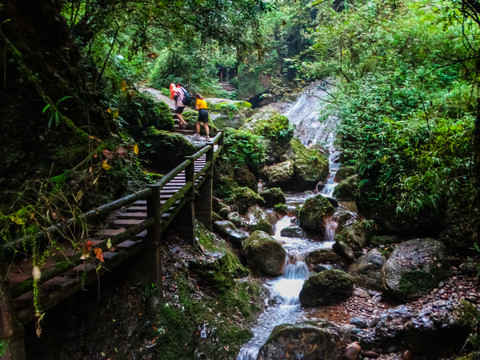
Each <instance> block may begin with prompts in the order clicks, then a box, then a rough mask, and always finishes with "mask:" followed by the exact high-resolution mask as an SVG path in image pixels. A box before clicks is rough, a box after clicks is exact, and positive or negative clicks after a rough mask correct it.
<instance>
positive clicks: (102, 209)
mask: <svg viewBox="0 0 480 360" xmlns="http://www.w3.org/2000/svg"><path fill="white" fill-rule="evenodd" d="M222 139H223V134H222V133H221V132H220V133H218V134H217V136H215V137H214V138H213V139H212V141H211V142H210V143H209V144H208V145H207V146H205V147H204V148H202V149H201V150H199V151H197V152H196V153H195V154H193V155H190V156H187V157H186V160H185V161H183V162H182V163H181V164H180V165H178V166H177V167H175V168H174V169H173V170H171V171H170V172H169V173H168V174H166V175H165V176H163V177H162V178H161V179H160V180H159V181H158V182H156V183H155V184H151V185H149V187H148V188H146V189H144V190H140V191H138V192H136V193H134V194H130V195H127V196H125V197H123V198H121V199H118V200H115V201H112V202H110V203H108V204H105V205H101V206H99V207H97V208H96V209H93V210H90V211H88V212H86V213H84V214H82V215H80V216H78V217H76V218H72V219H69V220H67V221H65V222H64V223H59V224H57V225H52V226H50V227H48V228H47V229H45V230H44V231H42V232H41V233H38V234H36V235H30V236H24V237H22V238H19V239H17V240H15V241H12V242H9V243H7V244H3V245H2V246H1V248H0V253H2V250H4V251H5V252H8V251H12V250H13V249H15V247H18V246H21V245H22V244H23V243H25V242H26V241H31V240H32V239H35V241H37V240H43V239H44V238H46V237H47V235H48V234H53V233H55V232H58V231H60V230H62V229H66V228H68V226H70V225H72V224H74V223H75V222H76V221H78V220H80V219H82V220H85V221H88V220H93V219H95V218H98V217H100V216H105V215H107V214H108V213H110V212H112V211H115V210H118V209H120V208H121V207H123V206H126V205H130V204H133V203H134V202H136V201H138V200H148V199H149V198H150V197H151V196H152V194H154V193H157V194H158V193H159V192H158V191H159V189H161V188H163V187H164V186H165V185H166V184H167V183H168V182H169V181H171V180H172V179H174V178H175V177H176V176H177V175H178V174H179V173H181V172H182V171H183V170H185V171H186V172H187V171H193V164H194V162H195V160H197V159H198V158H200V157H201V156H202V155H204V154H207V162H206V164H205V165H204V167H203V168H202V169H201V170H200V171H199V172H198V175H196V176H194V177H193V182H192V181H188V179H187V178H186V179H185V184H184V185H183V186H182V187H181V188H180V189H179V190H178V191H177V192H176V193H175V194H173V195H172V196H171V197H170V198H168V199H167V200H166V201H165V203H163V204H162V205H161V206H160V207H158V208H157V209H158V210H157V211H159V213H157V214H155V215H153V216H152V217H147V219H145V220H144V221H142V222H140V223H139V224H135V225H132V226H130V227H129V228H128V229H126V230H125V231H124V232H122V233H120V234H117V235H114V236H111V237H110V244H111V246H116V245H118V244H119V243H121V242H122V241H125V240H128V239H129V238H132V237H135V236H136V235H137V234H139V233H140V232H142V231H144V230H148V229H150V228H152V227H153V226H154V225H155V223H156V219H157V220H158V219H160V217H161V215H162V214H164V213H166V212H167V211H168V210H169V209H170V208H171V207H172V206H174V205H175V203H176V202H177V201H179V200H181V199H182V198H184V197H185V196H189V195H191V189H192V187H194V185H195V181H196V180H197V179H198V178H199V177H200V176H202V175H203V174H204V173H205V172H206V171H207V170H208V169H209V168H210V167H211V166H212V164H213V163H214V162H215V160H216V158H217V156H218V155H219V154H220V152H221V150H222V148H223V146H221V145H217V151H213V150H214V145H215V143H216V142H217V141H221V140H222ZM208 154H211V155H208ZM188 169H190V170H188ZM152 188H158V189H157V190H155V191H154V190H153V189H152ZM154 201H158V202H160V198H158V199H155V200H154ZM98 247H100V248H101V249H102V250H103V251H107V249H106V241H105V242H104V243H101V244H99V245H98ZM81 257H82V254H81V253H79V254H75V255H73V256H70V257H67V258H65V260H64V261H62V262H59V263H57V264H56V266H54V267H52V268H49V269H45V270H43V271H42V273H41V276H40V279H39V280H38V283H39V284H41V283H44V282H45V281H47V280H49V279H51V278H53V277H55V276H58V275H60V274H61V273H64V272H65V271H66V270H69V269H71V268H73V267H75V266H77V265H79V264H81V263H82V262H83V259H81ZM0 260H2V258H1V256H0ZM2 262H3V261H2ZM0 265H2V264H0ZM0 275H3V274H0ZM32 287H33V279H32V278H29V279H26V280H24V281H22V282H20V283H18V284H16V285H14V286H12V287H11V288H10V294H11V297H12V298H15V297H17V296H19V295H21V294H22V293H24V292H26V291H28V290H31V289H32Z"/></svg>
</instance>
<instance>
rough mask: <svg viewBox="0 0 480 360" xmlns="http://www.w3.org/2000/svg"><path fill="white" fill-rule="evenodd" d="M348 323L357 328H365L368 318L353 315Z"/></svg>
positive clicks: (368, 321)
mask: <svg viewBox="0 0 480 360" xmlns="http://www.w3.org/2000/svg"><path fill="white" fill-rule="evenodd" d="M350 324H352V325H354V326H355V327H357V328H359V329H366V328H368V327H369V324H370V320H369V319H366V318H363V317H353V318H351V319H350Z"/></svg>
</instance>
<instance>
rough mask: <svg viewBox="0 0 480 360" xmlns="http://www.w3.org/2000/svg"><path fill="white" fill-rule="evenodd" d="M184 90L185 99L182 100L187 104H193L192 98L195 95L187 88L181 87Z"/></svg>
mask: <svg viewBox="0 0 480 360" xmlns="http://www.w3.org/2000/svg"><path fill="white" fill-rule="evenodd" d="M181 89H182V91H183V100H182V102H183V103H184V104H185V105H191V104H192V100H193V96H192V95H190V93H189V92H188V91H187V90H185V88H183V87H182V88H181Z"/></svg>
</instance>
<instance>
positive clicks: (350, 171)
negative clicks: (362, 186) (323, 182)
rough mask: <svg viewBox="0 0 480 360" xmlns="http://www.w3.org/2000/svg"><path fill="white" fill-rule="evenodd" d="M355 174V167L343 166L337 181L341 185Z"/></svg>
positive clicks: (338, 171)
mask: <svg viewBox="0 0 480 360" xmlns="http://www.w3.org/2000/svg"><path fill="white" fill-rule="evenodd" d="M355 172H356V168H355V167H354V166H341V167H340V169H338V170H337V173H336V174H335V181H336V182H338V183H339V182H341V181H342V180H345V179H347V178H349V177H350V176H352V175H355Z"/></svg>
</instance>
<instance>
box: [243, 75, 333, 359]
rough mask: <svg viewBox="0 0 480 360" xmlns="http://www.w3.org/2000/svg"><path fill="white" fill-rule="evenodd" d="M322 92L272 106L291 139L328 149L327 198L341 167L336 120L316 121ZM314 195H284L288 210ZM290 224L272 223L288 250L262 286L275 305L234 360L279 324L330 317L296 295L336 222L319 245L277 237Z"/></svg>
mask: <svg viewBox="0 0 480 360" xmlns="http://www.w3.org/2000/svg"><path fill="white" fill-rule="evenodd" d="M325 90H327V91H328V85H327V83H325V82H323V81H320V82H316V83H313V84H311V85H310V86H309V87H308V88H306V89H305V90H304V91H302V93H300V94H299V96H298V97H297V99H296V101H295V102H294V103H290V104H286V103H278V104H273V105H270V106H271V107H273V108H275V109H276V110H277V111H279V112H280V113H281V114H283V115H285V116H287V118H288V119H289V121H290V123H292V124H294V125H295V127H296V130H295V136H296V137H297V138H299V139H300V141H301V142H302V144H304V145H305V146H309V145H313V144H319V145H322V146H323V147H324V148H325V149H326V150H328V151H329V176H328V178H327V179H326V181H325V183H324V186H323V187H322V189H321V191H320V193H321V194H322V195H323V196H326V197H330V196H331V195H332V193H333V189H334V187H335V185H336V183H335V173H336V172H337V170H338V168H339V166H340V164H339V161H338V152H337V150H336V149H335V147H334V144H333V143H334V138H335V126H336V123H337V119H336V118H335V117H333V116H331V117H329V118H328V119H327V120H326V121H324V122H322V123H321V122H319V121H318V118H319V115H320V112H321V111H323V110H324V108H325V106H326V104H327V103H328V100H329V99H328V97H329V95H328V92H327V91H325ZM317 193H318V190H317V189H312V191H307V192H304V193H285V197H286V202H287V204H286V205H287V207H288V208H289V209H293V208H295V207H296V206H298V205H302V204H303V203H304V202H305V200H306V199H307V198H308V197H311V196H314V195H316V194H317ZM294 222H295V218H294V217H290V216H288V215H286V216H284V217H283V218H281V219H280V220H279V221H278V222H277V224H276V225H275V235H274V238H275V239H276V240H278V241H279V242H280V243H281V244H282V246H283V248H284V249H285V250H286V252H287V258H286V261H285V266H284V269H283V274H282V275H281V276H279V277H277V278H271V279H266V280H265V283H264V286H265V288H266V289H267V290H268V291H267V292H268V294H269V299H268V303H269V304H273V305H269V306H267V308H266V310H265V311H264V312H263V313H262V314H261V315H260V316H259V318H258V321H257V323H256V325H255V327H254V328H253V329H252V332H253V333H254V336H253V338H252V339H251V340H250V341H249V342H247V343H245V344H244V345H243V346H242V348H241V349H240V352H239V354H238V357H237V360H256V359H257V356H258V352H259V349H260V347H261V346H262V345H263V344H264V343H265V341H266V340H267V339H268V337H269V336H270V334H271V332H272V330H273V329H274V328H275V326H277V325H281V324H295V323H297V322H299V321H304V320H308V319H315V318H317V317H328V314H319V313H318V311H316V310H313V311H312V309H310V310H306V309H304V308H302V307H301V305H300V301H299V293H300V290H301V289H302V286H303V283H304V281H305V280H306V279H307V278H308V276H309V275H310V273H309V269H308V266H307V264H306V263H305V261H304V260H305V256H306V255H307V254H308V253H310V252H312V251H314V250H319V249H331V248H332V245H333V243H334V236H335V229H336V226H337V224H336V223H335V222H334V221H333V220H332V219H331V218H329V219H327V224H326V234H325V238H324V239H323V240H322V241H318V240H315V239H313V238H311V237H309V236H308V235H306V236H304V237H301V238H296V237H283V236H281V231H282V230H283V229H285V228H286V227H288V226H290V225H295V224H294Z"/></svg>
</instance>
